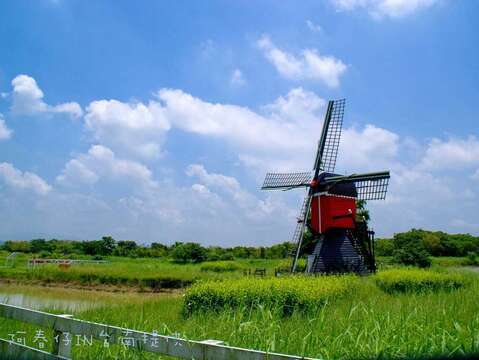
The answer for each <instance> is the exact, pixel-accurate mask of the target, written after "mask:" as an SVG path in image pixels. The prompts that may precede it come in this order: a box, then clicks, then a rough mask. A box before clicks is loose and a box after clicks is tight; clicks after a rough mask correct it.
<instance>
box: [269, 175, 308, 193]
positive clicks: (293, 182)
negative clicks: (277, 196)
mask: <svg viewBox="0 0 479 360" xmlns="http://www.w3.org/2000/svg"><path fill="white" fill-rule="evenodd" d="M311 179H312V176H311V172H297V173H267V174H266V177H265V179H264V183H263V186H262V187H261V190H278V189H283V190H289V189H294V188H298V187H307V186H309V185H310V183H311Z"/></svg>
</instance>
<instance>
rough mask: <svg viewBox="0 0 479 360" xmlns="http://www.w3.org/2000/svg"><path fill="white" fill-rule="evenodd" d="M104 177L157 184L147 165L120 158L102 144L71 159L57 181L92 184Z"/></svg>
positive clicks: (144, 183)
mask: <svg viewBox="0 0 479 360" xmlns="http://www.w3.org/2000/svg"><path fill="white" fill-rule="evenodd" d="M103 177H105V178H108V179H110V180H113V181H117V182H121V181H124V180H133V181H134V182H136V183H137V184H140V185H142V186H144V187H145V188H154V187H156V186H157V183H156V182H155V181H154V180H153V178H152V173H151V171H150V170H149V169H148V168H147V167H146V166H145V165H143V164H141V163H138V162H135V161H131V160H124V159H119V158H117V157H116V156H115V154H114V153H113V151H111V150H110V149H109V148H107V147H105V146H102V145H93V146H92V147H91V148H90V149H89V150H88V153H87V154H80V155H78V156H77V157H76V158H74V159H71V160H70V161H69V162H68V163H67V164H66V165H65V168H64V169H63V171H62V173H61V174H60V175H59V176H58V177H57V182H59V183H61V184H63V185H84V184H88V185H92V184H94V183H96V182H97V181H98V180H99V179H100V178H103Z"/></svg>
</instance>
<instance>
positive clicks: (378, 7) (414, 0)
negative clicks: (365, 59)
mask: <svg viewBox="0 0 479 360" xmlns="http://www.w3.org/2000/svg"><path fill="white" fill-rule="evenodd" d="M331 1H332V3H333V5H334V6H335V7H336V8H337V9H338V10H340V11H351V10H356V9H366V10H367V11H368V12H369V13H370V14H371V15H372V16H374V17H376V18H381V17H384V16H389V17H391V18H399V17H404V16H406V15H410V14H412V13H414V12H416V11H419V10H421V9H426V8H429V7H431V6H433V5H435V4H437V3H438V2H439V0H331Z"/></svg>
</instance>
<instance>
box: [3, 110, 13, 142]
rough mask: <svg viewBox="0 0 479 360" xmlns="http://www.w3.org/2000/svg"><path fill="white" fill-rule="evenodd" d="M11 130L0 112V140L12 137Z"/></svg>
mask: <svg viewBox="0 0 479 360" xmlns="http://www.w3.org/2000/svg"><path fill="white" fill-rule="evenodd" d="M12 134H13V131H12V130H10V129H9V128H8V127H7V124H6V123H5V120H4V119H3V115H2V114H0V140H8V139H10V138H11V137H12Z"/></svg>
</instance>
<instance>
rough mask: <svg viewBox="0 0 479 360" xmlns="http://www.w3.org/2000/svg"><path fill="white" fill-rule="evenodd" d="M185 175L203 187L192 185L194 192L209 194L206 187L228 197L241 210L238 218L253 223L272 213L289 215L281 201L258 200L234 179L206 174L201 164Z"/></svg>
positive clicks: (193, 166)
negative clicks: (244, 218)
mask: <svg viewBox="0 0 479 360" xmlns="http://www.w3.org/2000/svg"><path fill="white" fill-rule="evenodd" d="M186 174H187V175H188V176H190V177H196V178H197V179H198V180H199V181H200V182H201V183H202V184H200V185H203V187H198V186H197V185H198V184H196V185H194V187H195V190H196V191H199V192H200V193H202V194H206V193H207V194H211V191H210V189H209V188H208V187H210V188H214V189H216V190H217V191H219V192H221V193H225V194H226V195H228V196H230V201H229V202H228V203H229V204H230V205H234V206H238V207H239V208H240V209H242V213H241V214H237V216H238V217H246V218H248V219H250V220H253V221H255V222H257V221H259V220H264V219H265V217H267V216H269V215H271V214H272V213H273V212H282V214H283V215H285V214H289V215H291V213H290V212H291V209H289V208H288V207H287V206H285V204H284V203H283V202H281V201H273V200H272V198H271V197H269V198H267V199H266V200H261V199H258V198H257V197H256V196H254V195H253V194H252V193H250V192H249V191H247V190H245V189H243V188H242V187H241V185H240V183H239V182H238V180H236V179H235V178H234V177H231V176H226V175H223V174H216V173H208V172H207V171H206V169H205V167H204V166H203V165H201V164H192V165H190V166H188V168H187V169H186Z"/></svg>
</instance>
